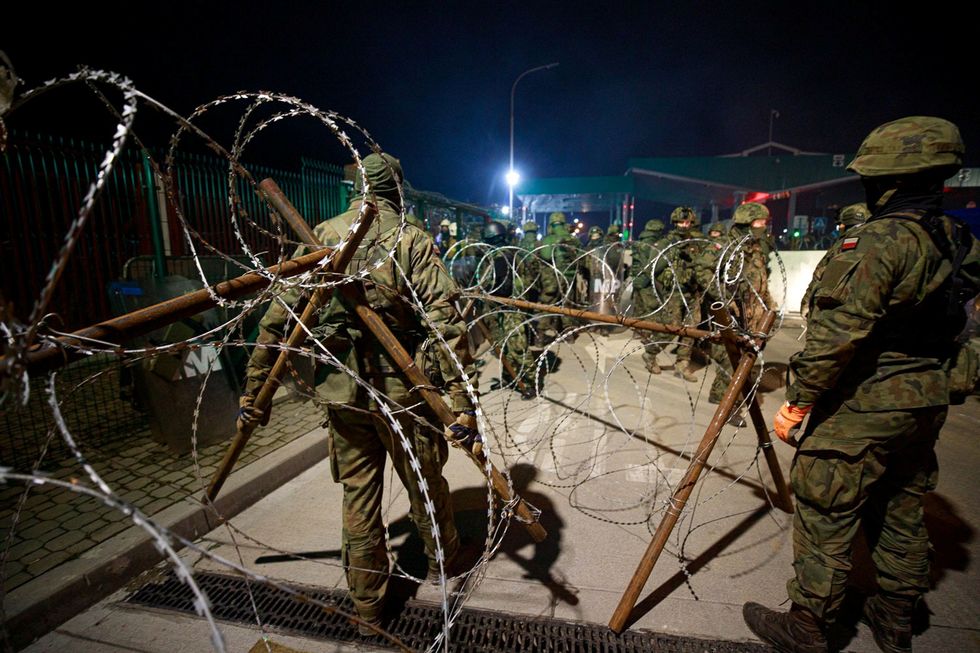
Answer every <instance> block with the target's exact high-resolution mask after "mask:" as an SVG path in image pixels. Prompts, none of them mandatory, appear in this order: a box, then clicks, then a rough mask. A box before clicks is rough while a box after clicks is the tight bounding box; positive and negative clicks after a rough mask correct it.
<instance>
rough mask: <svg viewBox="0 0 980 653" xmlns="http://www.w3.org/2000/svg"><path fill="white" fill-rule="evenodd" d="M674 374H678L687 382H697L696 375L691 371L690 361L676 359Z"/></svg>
mask: <svg viewBox="0 0 980 653" xmlns="http://www.w3.org/2000/svg"><path fill="white" fill-rule="evenodd" d="M674 376H679V377H681V378H682V379H684V380H685V381H687V382H689V383H697V382H698V377H697V376H695V374H694V372H692V371H691V361H677V363H676V365H675V367H674Z"/></svg>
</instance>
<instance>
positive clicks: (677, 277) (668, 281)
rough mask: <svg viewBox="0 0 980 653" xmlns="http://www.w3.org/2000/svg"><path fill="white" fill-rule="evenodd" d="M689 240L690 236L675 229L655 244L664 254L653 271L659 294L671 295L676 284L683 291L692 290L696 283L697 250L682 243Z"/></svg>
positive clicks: (691, 245)
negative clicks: (695, 259) (693, 256)
mask: <svg viewBox="0 0 980 653" xmlns="http://www.w3.org/2000/svg"><path fill="white" fill-rule="evenodd" d="M688 238H689V234H686V233H682V232H679V231H677V230H676V229H674V230H671V231H670V232H668V234H667V235H666V236H664V237H663V238H661V239H660V240H658V241H657V242H656V243H655V244H654V247H655V248H656V249H657V250H658V251H661V252H664V255H663V256H660V257H658V258H657V263H656V264H655V267H654V270H653V278H654V280H655V281H656V282H657V290H658V292H661V293H670V291H671V287H672V286H673V285H674V283H675V282H676V283H677V284H678V285H679V286H680V290H681V291H687V290H690V288H691V284H692V282H693V281H694V265H693V258H692V255H693V254H694V252H695V248H694V245H693V244H684V243H682V241H685V240H687V239H688ZM676 243H681V244H676ZM672 245H673V246H672Z"/></svg>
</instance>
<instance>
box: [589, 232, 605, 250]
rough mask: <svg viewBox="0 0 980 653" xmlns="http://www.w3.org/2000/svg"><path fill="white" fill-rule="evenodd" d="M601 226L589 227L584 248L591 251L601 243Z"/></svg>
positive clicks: (600, 245)
mask: <svg viewBox="0 0 980 653" xmlns="http://www.w3.org/2000/svg"><path fill="white" fill-rule="evenodd" d="M602 241H603V238H602V227H589V238H588V240H586V241H585V249H586V250H588V251H590V252H591V251H592V250H594V249H599V248H600V247H602V245H603V242H602Z"/></svg>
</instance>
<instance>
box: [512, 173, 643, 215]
mask: <svg viewBox="0 0 980 653" xmlns="http://www.w3.org/2000/svg"><path fill="white" fill-rule="evenodd" d="M516 191H517V197H518V198H519V199H520V200H521V203H522V204H523V205H524V206H526V207H527V208H528V210H529V211H532V212H551V211H569V212H573V213H589V212H592V211H610V210H613V209H614V208H615V207H616V206H619V205H621V204H622V203H623V202H624V201H625V199H626V197H627V196H629V195H631V194H632V193H633V177H629V176H622V177H553V178H550V179H528V180H527V181H526V182H524V183H521V184H519V185H518V187H517V189H516Z"/></svg>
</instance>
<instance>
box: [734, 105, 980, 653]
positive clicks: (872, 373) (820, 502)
mask: <svg viewBox="0 0 980 653" xmlns="http://www.w3.org/2000/svg"><path fill="white" fill-rule="evenodd" d="M962 152H963V145H962V140H961V139H960V136H959V131H958V129H957V128H956V126H955V125H953V124H952V123H949V122H947V121H945V120H941V119H938V118H930V117H921V116H918V117H911V118H904V119H900V120H897V121H893V122H891V123H886V124H885V125H882V126H881V127H878V128H877V129H875V130H874V131H872V133H871V134H870V135H869V136H868V138H867V139H865V142H864V143H863V144H862V146H861V148H860V149H859V150H858V154H857V156H856V157H855V159H854V161H852V162H851V164H850V165H849V166H848V169H849V170H852V171H854V172H857V173H858V174H860V175H861V176H862V179H863V181H864V183H865V188H866V189H867V191H868V204H869V205H870V206H873V207H874V208H873V213H872V217H871V218H870V219H869V220H868V222H867V223H865V224H864V225H862V226H859V227H856V228H854V230H853V231H851V232H849V233H848V237H847V238H846V239H845V241H843V244H842V245H840V246H839V247H837V248H836V249H835V250H834V254H833V256H832V258H831V259H830V261H829V262H828V263H827V266H826V269H825V271H824V274H823V276H822V277H821V278H820V280H819V281H818V282H817V284H816V287H815V288H814V292H813V300H812V302H811V304H812V312H811V314H810V319H809V325H808V333H807V339H806V345H805V348H804V349H803V351H802V352H799V353H797V354H795V355H794V356H793V357H792V358H791V360H790V367H791V369H792V371H793V372H794V374H795V377H796V380H795V381H794V382H793V384H792V385H791V386H790V387H789V388H788V390H787V393H786V399H787V402H788V403H787V405H788V406H790V407H801V408H804V409H805V408H806V407H808V406H812V412H810V419H809V422H808V424H807V426H806V428H805V431H804V433H803V436H802V438H801V440H800V444H799V448H798V450H797V453H796V456H795V457H794V459H793V466H792V470H791V480H792V484H793V490H794V492H795V494H796V498H797V509H796V514H795V516H794V527H793V550H794V563H793V567H794V570H795V572H796V574H795V578H793V579H792V580H790V581H789V583H788V592H789V596H790V598H791V599H792V601H793V604H794V606H793V609H792V610H791V611H790V612H789V613H779V612H776V611H772V610H768V609H766V608H763V607H762V606H759V605H758V604H747V605H746V606H745V608H744V610H743V612H744V614H745V619H746V622H747V623H748V624H749V626H750V627H751V628H752V629H753V630H754V631H755V632H756V633H757V634H759V635H760V636H762V637H763V638H765V639H766V640H767V641H769V642H770V643H781V642H786V641H788V640H790V639H791V640H792V641H796V642H799V641H801V640H800V628H804V630H806V631H807V635H806V641H807V642H809V646H808V647H807V648H803V647H798V649H796V650H826V640H825V638H824V637H823V636H822V634H821V632H820V630H819V627H820V625H821V624H826V623H828V622H831V621H833V620H834V617H835V614H836V612H837V609H838V608H839V606H840V604H841V601H842V599H843V597H844V590H845V586H846V583H847V577H848V572H849V571H850V568H851V543H852V541H853V539H854V537H855V535H856V534H857V531H858V529H859V528H861V527H862V526H863V527H864V529H865V531H866V533H867V540H868V542H869V545H870V547H871V555H872V560H873V561H874V564H875V568H876V571H877V580H878V587H879V593H878V594H876V595H875V596H873V597H871V598H870V599H868V600H867V601H866V602H865V618H866V619H868V621H869V624H870V625H871V628H872V632H873V634H874V635H875V640H876V641H877V642H878V644H879V647H881V648H886V649H887V650H890V651H911V639H912V634H911V615H912V610H913V607H914V604H915V601H916V600H917V599H918V598H919V597H920V596H921V594H922V593H924V592H925V591H926V590H927V589H928V585H929V583H928V570H929V560H928V550H929V538H928V534H927V533H926V529H925V525H924V523H923V510H922V496H923V494H925V493H926V492H928V491H930V490H932V489H934V487H935V484H936V478H937V466H936V457H935V453H934V451H933V447H934V445H935V442H936V438H937V436H938V434H939V430H940V428H941V427H942V425H943V421H944V419H945V417H946V411H947V405H948V403H949V392H948V377H947V373H946V372H945V370H944V369H943V363H944V361H945V360H946V359H948V358H949V356H950V355H951V351H952V345H953V340H954V338H955V335H956V333H957V332H958V331H959V329H960V328H961V327H962V321H960V323H959V324H953V323H951V322H949V323H948V322H947V320H950V318H946V317H945V315H946V313H945V306H944V305H943V304H944V303H945V299H946V298H945V293H944V292H943V291H940V292H936V291H937V289H940V288H941V285H942V283H943V282H944V281H945V280H946V279H947V278H948V277H949V275H950V273H951V269H952V266H951V263H950V260H949V258H947V257H946V256H944V255H943V254H941V253H940V251H939V249H938V248H937V246H936V245H935V244H934V242H933V240H932V238H931V237H930V236H929V234H928V233H927V231H926V230H925V228H924V227H922V226H920V225H919V224H915V222H916V221H921V220H922V219H923V217H924V216H927V215H939V214H940V212H941V204H942V183H943V180H944V179H945V178H947V177H949V176H951V175H952V174H954V173H955V171H956V170H957V169H958V168H959V166H960V165H961V161H962V158H961V157H962ZM899 179H901V181H899ZM899 215H904V216H906V217H907V218H911V220H910V219H900V218H899V217H898V216H899ZM942 222H943V228H944V229H945V230H946V232H947V235H948V236H950V235H951V229H950V225H951V223H950V221H949V220H942ZM971 239H972V236H971ZM954 251H955V247H954ZM961 272H962V277H963V278H964V279H965V282H966V283H968V284H969V285H971V286H972V288H971V289H970V290H971V291H972V292H976V291H977V290H980V245H978V242H977V241H976V240H975V239H972V249H971V251H970V252H969V254H968V256H967V257H966V260H964V261H963V264H962V268H961ZM937 304H938V306H937ZM951 321H955V320H951ZM780 415H782V411H781V413H780ZM777 417H779V416H777ZM812 626H816V627H817V628H816V629H815V628H813V627H812Z"/></svg>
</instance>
